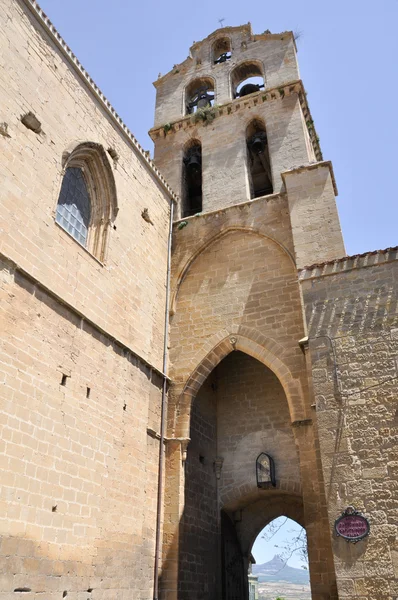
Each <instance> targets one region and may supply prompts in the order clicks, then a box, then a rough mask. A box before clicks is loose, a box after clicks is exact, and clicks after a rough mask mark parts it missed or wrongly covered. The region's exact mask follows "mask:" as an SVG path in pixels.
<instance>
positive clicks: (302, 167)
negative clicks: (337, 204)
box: [281, 160, 338, 196]
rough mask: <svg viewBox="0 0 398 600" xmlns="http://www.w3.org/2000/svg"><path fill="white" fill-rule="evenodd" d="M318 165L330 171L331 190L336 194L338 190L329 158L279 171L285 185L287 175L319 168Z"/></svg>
mask: <svg viewBox="0 0 398 600" xmlns="http://www.w3.org/2000/svg"><path fill="white" fill-rule="evenodd" d="M319 167H327V168H328V169H329V171H330V176H331V178H332V184H333V190H334V194H335V196H338V190H337V185H336V180H335V178H334V171H333V165H332V162H331V161H330V160H321V161H319V162H312V163H308V164H307V165H300V166H299V167H294V168H293V169H289V170H288V171H283V173H281V177H282V179H283V183H284V184H285V185H286V181H285V180H286V177H288V175H292V174H294V173H302V172H304V171H312V170H313V169H319Z"/></svg>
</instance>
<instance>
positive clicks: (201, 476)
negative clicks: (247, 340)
mask: <svg viewBox="0 0 398 600" xmlns="http://www.w3.org/2000/svg"><path fill="white" fill-rule="evenodd" d="M261 452H266V453H267V454H269V455H270V456H272V458H273V460H274V463H275V474H276V481H275V487H274V486H273V485H272V484H270V485H269V486H268V485H267V486H265V487H264V488H261V489H260V488H259V487H258V486H257V478H256V459H257V457H258V456H259V454H260V453H261ZM299 490H300V468H299V457H298V452H297V448H296V444H295V440H294V435H293V431H292V428H291V418H290V413H289V407H288V403H287V399H286V395H285V392H284V389H283V387H282V385H281V383H280V381H279V380H278V378H277V377H276V375H275V374H274V373H273V372H272V371H271V370H270V369H268V368H267V367H265V365H263V364H262V363H260V362H259V361H257V360H256V359H254V358H252V357H251V356H249V355H247V354H245V353H243V352H239V351H234V352H231V353H230V354H229V355H228V356H226V357H225V358H224V359H223V360H222V361H221V362H220V363H219V365H218V366H217V367H216V368H215V369H214V370H213V371H212V372H211V373H210V375H209V376H208V378H207V379H206V381H205V382H204V383H203V385H202V387H201V388H200V390H199V392H198V394H197V396H196V398H195V399H194V402H193V405H192V408H191V421H190V443H189V446H188V450H187V458H186V464H185V490H184V491H185V504H184V511H183V515H182V519H181V522H180V547H179V578H178V579H179V595H178V598H179V600H191V598H192V597H195V598H202V597H203V598H209V599H212V598H214V599H216V598H217V599H218V598H224V599H225V600H247V594H248V587H247V586H248V580H247V571H248V565H249V558H250V548H251V545H252V543H253V538H254V537H255V535H257V533H258V531H259V523H261V524H260V528H261V527H262V526H263V525H264V515H262V516H261V519H262V520H261V519H260V521H259V515H258V511H259V510H260V511H261V510H263V508H264V506H265V505H266V506H267V510H268V513H269V519H270V518H273V515H274V512H275V510H277V507H280V506H281V503H283V502H285V503H286V505H287V506H290V505H291V507H292V508H291V510H292V511H293V512H294V510H295V511H296V512H294V514H295V516H296V517H297V518H302V503H301V498H300V494H299ZM292 498H293V500H292ZM264 503H265V505H264V506H263V504H264ZM279 514H280V513H279ZM242 525H244V526H243V527H242Z"/></svg>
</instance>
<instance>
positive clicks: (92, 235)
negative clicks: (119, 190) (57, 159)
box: [55, 142, 118, 261]
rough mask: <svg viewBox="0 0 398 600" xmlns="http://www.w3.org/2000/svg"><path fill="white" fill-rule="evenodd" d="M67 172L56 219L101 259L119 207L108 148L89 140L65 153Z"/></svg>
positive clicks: (65, 170) (62, 185) (65, 171)
mask: <svg viewBox="0 0 398 600" xmlns="http://www.w3.org/2000/svg"><path fill="white" fill-rule="evenodd" d="M62 158H63V167H64V175H63V178H62V184H61V190H60V193H59V197H58V202H57V208H56V213H55V220H56V222H57V223H58V224H59V225H60V226H61V227H62V228H63V229H65V231H67V232H68V233H69V234H70V235H71V236H72V237H73V238H74V239H75V240H76V241H77V242H79V244H81V245H82V246H84V247H85V248H86V249H87V250H88V251H89V252H91V254H93V255H94V256H95V257H96V258H98V259H99V260H101V261H102V260H104V258H105V253H106V246H107V239H108V235H109V229H110V225H111V223H112V222H113V221H114V219H115V218H116V214H117V211H118V207H117V197H116V187H115V181H114V178H113V173H112V168H111V166H110V164H109V161H108V158H107V156H106V153H105V150H104V149H103V147H102V146H100V145H99V144H95V143H91V142H87V143H82V144H79V145H77V146H76V147H74V148H73V150H72V151H71V152H65V153H64V154H63V157H62Z"/></svg>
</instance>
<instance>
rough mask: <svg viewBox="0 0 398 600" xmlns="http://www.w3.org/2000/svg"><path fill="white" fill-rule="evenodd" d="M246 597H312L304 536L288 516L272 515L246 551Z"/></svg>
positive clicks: (252, 598) (309, 598)
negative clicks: (273, 516)
mask: <svg viewBox="0 0 398 600" xmlns="http://www.w3.org/2000/svg"><path fill="white" fill-rule="evenodd" d="M248 556H249V561H248V598H249V600H258V598H261V597H262V598H269V597H271V598H278V597H280V598H285V597H286V595H287V594H289V597H297V598H302V599H303V600H311V598H312V596H311V587H310V578H309V564H308V549H307V535H306V531H305V529H304V527H302V526H301V525H300V524H299V523H298V522H297V521H296V520H293V519H291V518H289V517H287V516H284V515H282V516H278V517H276V518H273V519H272V520H271V521H270V522H268V523H267V525H266V526H265V527H264V528H263V529H262V530H261V531H260V532H259V533H258V535H257V537H256V539H255V541H254V543H253V545H252V548H251V550H250V552H249V553H248Z"/></svg>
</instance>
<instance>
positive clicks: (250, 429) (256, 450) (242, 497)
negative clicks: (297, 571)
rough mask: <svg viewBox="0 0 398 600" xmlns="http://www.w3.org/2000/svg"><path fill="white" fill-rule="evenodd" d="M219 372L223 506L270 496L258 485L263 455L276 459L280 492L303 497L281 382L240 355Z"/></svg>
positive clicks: (223, 363) (231, 356) (234, 506)
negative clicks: (265, 495)
mask: <svg viewBox="0 0 398 600" xmlns="http://www.w3.org/2000/svg"><path fill="white" fill-rule="evenodd" d="M215 373H216V378H217V379H216V380H217V399H218V402H217V423H218V427H217V439H218V447H217V451H218V454H219V456H221V457H223V458H224V462H223V467H222V471H221V479H220V507H221V508H224V509H229V510H230V511H231V510H232V511H233V510H237V509H238V508H239V507H241V506H242V505H244V504H246V503H247V498H248V497H250V503H252V502H253V501H256V500H259V499H261V497H262V496H263V495H264V494H267V492H266V491H263V490H259V489H258V488H257V483H256V470H255V464H256V459H257V457H258V455H259V454H260V453H261V452H266V453H268V454H270V455H271V456H272V457H273V458H274V461H275V469H276V478H277V480H278V488H280V489H284V490H289V491H294V492H296V493H297V494H300V490H301V482H300V467H299V460H298V454H297V448H296V445H295V442H294V435H293V431H292V428H291V421H290V415H289V408H288V405H287V401H286V395H285V393H284V391H283V388H282V385H281V383H280V381H279V380H278V378H277V377H276V376H275V375H274V373H272V371H270V370H269V369H267V368H266V367H264V365H262V364H261V363H260V362H258V361H257V360H255V359H253V358H252V357H251V356H248V355H247V354H244V353H242V352H232V353H231V354H229V355H228V356H227V357H226V358H225V359H224V360H223V361H221V363H220V364H219V366H218V367H217V368H216V370H215ZM271 492H272V490H271ZM264 519H266V516H265V515H264Z"/></svg>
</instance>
